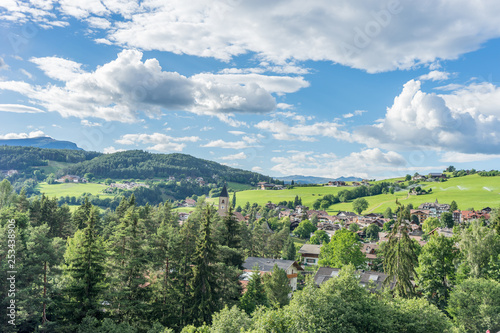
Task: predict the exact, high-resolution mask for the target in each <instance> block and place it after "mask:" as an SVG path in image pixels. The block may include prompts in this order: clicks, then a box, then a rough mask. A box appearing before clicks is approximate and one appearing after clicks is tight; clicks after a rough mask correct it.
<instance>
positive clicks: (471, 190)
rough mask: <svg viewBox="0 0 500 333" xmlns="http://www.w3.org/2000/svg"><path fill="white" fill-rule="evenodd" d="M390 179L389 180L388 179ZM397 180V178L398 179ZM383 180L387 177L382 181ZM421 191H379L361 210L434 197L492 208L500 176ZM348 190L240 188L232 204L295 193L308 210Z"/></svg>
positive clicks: (346, 206) (338, 207)
mask: <svg viewBox="0 0 500 333" xmlns="http://www.w3.org/2000/svg"><path fill="white" fill-rule="evenodd" d="M391 180H392V179H391ZM397 180H401V178H398V179H397ZM386 181H387V180H386ZM418 185H419V186H421V187H422V188H423V189H425V190H429V188H432V193H430V194H425V195H418V196H412V195H408V190H401V191H397V192H395V193H394V194H379V195H375V196H368V197H365V199H366V200H367V201H368V203H369V207H368V209H366V210H365V211H364V212H363V213H364V214H366V213H370V212H374V213H383V212H384V211H385V210H386V209H387V207H391V208H392V209H393V210H394V209H395V208H396V206H397V205H396V199H397V200H398V201H399V202H400V203H402V204H404V205H408V204H409V203H411V204H413V206H414V207H418V206H419V205H420V204H422V203H424V202H434V201H436V199H437V200H438V201H439V202H440V203H448V204H449V203H451V201H453V200H455V201H456V202H457V205H458V208H459V209H461V210H467V209H469V208H474V209H476V210H479V209H482V208H484V207H487V206H489V207H491V208H495V207H498V206H500V177H481V176H479V175H477V174H475V175H470V176H465V177H457V178H450V179H448V181H446V182H421V183H420V184H418ZM345 189H347V190H349V189H352V187H349V186H347V187H316V186H311V187H295V188H293V189H291V190H279V191H274V190H267V191H262V190H252V191H243V192H238V193H237V194H236V204H237V205H240V206H243V205H245V203H246V202H247V201H248V202H250V203H254V202H256V203H258V204H260V205H264V204H266V203H267V202H268V201H271V202H273V203H278V202H280V201H285V200H286V201H290V200H293V199H294V198H295V196H296V195H298V196H299V197H301V198H302V203H303V204H304V205H306V206H309V207H310V208H311V209H312V204H313V202H314V201H315V200H316V199H318V198H321V196H323V195H326V194H337V193H338V192H339V191H341V190H345ZM345 210H347V211H352V201H349V202H344V203H337V204H334V205H332V206H330V207H329V208H328V209H327V212H328V213H329V214H336V213H337V212H339V211H345Z"/></svg>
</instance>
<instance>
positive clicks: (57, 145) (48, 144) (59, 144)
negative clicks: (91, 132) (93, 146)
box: [0, 136, 83, 150]
mask: <svg viewBox="0 0 500 333" xmlns="http://www.w3.org/2000/svg"><path fill="white" fill-rule="evenodd" d="M0 146H21V147H35V148H45V149H70V150H83V149H82V148H80V147H78V146H77V145H76V143H73V142H71V141H59V140H56V139H53V138H51V137H48V136H41V137H38V138H26V139H3V140H0Z"/></svg>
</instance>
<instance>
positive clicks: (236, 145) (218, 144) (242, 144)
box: [201, 139, 253, 149]
mask: <svg viewBox="0 0 500 333" xmlns="http://www.w3.org/2000/svg"><path fill="white" fill-rule="evenodd" d="M201 147H212V148H226V149H245V148H251V147H253V146H252V145H250V144H248V142H246V141H235V142H227V141H224V140H220V139H219V140H213V141H210V142H209V143H207V144H204V145H201Z"/></svg>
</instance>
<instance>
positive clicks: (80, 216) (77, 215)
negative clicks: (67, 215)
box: [73, 197, 92, 230]
mask: <svg viewBox="0 0 500 333" xmlns="http://www.w3.org/2000/svg"><path fill="white" fill-rule="evenodd" d="M91 210H92V204H91V203H90V201H89V198H88V197H85V199H84V201H83V202H82V204H81V205H80V207H78V208H77V209H76V210H75V212H74V213H73V225H74V226H75V228H76V230H80V229H83V228H85V227H86V224H87V221H88V220H89V217H90V212H91Z"/></svg>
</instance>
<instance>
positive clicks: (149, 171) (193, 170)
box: [65, 150, 273, 184]
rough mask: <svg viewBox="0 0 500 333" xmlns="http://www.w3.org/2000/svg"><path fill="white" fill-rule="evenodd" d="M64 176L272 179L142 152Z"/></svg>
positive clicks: (199, 161)
mask: <svg viewBox="0 0 500 333" xmlns="http://www.w3.org/2000/svg"><path fill="white" fill-rule="evenodd" d="M65 171H66V173H69V174H76V175H84V174H86V173H92V174H94V175H95V176H96V177H98V178H114V179H130V178H137V179H148V178H149V179H152V178H168V177H169V176H173V177H176V178H186V177H203V178H205V179H207V180H209V179H212V176H214V175H217V176H218V177H220V178H221V179H224V180H226V181H232V182H237V183H243V184H250V183H257V182H259V181H266V182H271V181H272V180H273V179H272V178H270V177H267V176H263V175H261V174H258V173H255V172H250V171H245V170H241V169H235V168H231V167H228V166H225V165H222V164H219V163H217V162H212V161H208V160H203V159H199V158H196V157H193V156H190V155H185V154H152V153H148V152H145V151H142V150H129V151H124V152H118V153H114V154H106V155H101V156H99V157H97V158H94V159H93V160H90V161H85V162H82V163H79V164H76V165H74V166H70V167H68V168H67V169H66V170H65Z"/></svg>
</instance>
